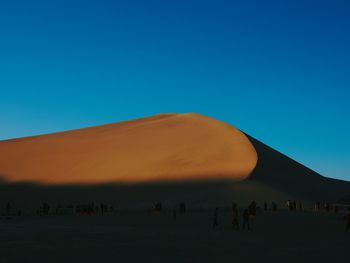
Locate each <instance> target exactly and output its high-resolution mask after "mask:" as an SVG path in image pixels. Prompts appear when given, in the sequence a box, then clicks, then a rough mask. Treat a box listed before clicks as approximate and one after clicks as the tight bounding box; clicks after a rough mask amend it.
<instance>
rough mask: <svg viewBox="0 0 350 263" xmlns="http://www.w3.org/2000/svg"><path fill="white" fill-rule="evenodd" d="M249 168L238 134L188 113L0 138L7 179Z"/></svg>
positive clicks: (246, 171) (248, 150) (244, 141)
mask: <svg viewBox="0 0 350 263" xmlns="http://www.w3.org/2000/svg"><path fill="white" fill-rule="evenodd" d="M256 163H257V154H256V151H255V149H254V147H253V146H252V144H251V143H250V141H249V139H248V138H247V137H246V136H245V135H244V134H243V133H242V132H240V131H239V130H237V129H236V128H234V127H232V126H230V125H228V124H226V123H223V122H220V121H218V120H215V119H212V118H209V117H206V116H203V115H199V114H194V113H191V114H161V115H156V116H153V117H149V118H143V119H137V120H133V121H125V122H120V123H113V124H108V125H103V126H96V127H91V128H85V129H80V130H73V131H67V132H62V133H55V134H48V135H41V136H34V137H27V138H21V139H14V140H7V141H0V176H2V177H3V178H4V179H5V180H8V181H10V182H21V181H35V182H40V183H49V184H70V183H78V184H90V183H110V182H127V183H129V182H151V181H169V180H195V179H215V180H217V179H234V180H242V179H244V178H246V177H248V176H249V175H250V173H251V172H252V170H253V169H254V167H255V165H256Z"/></svg>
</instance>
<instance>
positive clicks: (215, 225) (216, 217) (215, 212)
mask: <svg viewBox="0 0 350 263" xmlns="http://www.w3.org/2000/svg"><path fill="white" fill-rule="evenodd" d="M218 216H219V208H215V211H214V217H213V228H215V227H217V226H218V225H219V221H218Z"/></svg>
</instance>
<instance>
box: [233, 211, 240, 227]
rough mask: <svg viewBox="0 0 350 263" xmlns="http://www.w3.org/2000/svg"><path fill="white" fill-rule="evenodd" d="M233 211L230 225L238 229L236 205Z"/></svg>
mask: <svg viewBox="0 0 350 263" xmlns="http://www.w3.org/2000/svg"><path fill="white" fill-rule="evenodd" d="M232 212H233V217H232V226H233V229H234V230H239V219H238V209H237V207H236V208H235V210H233V211H232Z"/></svg>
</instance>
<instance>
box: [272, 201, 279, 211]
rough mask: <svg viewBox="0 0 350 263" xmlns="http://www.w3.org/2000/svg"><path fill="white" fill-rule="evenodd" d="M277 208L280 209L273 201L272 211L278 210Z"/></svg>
mask: <svg viewBox="0 0 350 263" xmlns="http://www.w3.org/2000/svg"><path fill="white" fill-rule="evenodd" d="M277 209H278V207H277V204H276V203H275V202H272V211H273V212H277Z"/></svg>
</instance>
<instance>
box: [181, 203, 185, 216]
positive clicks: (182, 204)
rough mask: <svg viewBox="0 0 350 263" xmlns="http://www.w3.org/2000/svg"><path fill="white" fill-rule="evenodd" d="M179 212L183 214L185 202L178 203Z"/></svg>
mask: <svg viewBox="0 0 350 263" xmlns="http://www.w3.org/2000/svg"><path fill="white" fill-rule="evenodd" d="M180 213H181V214H185V213H186V204H185V203H180Z"/></svg>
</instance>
